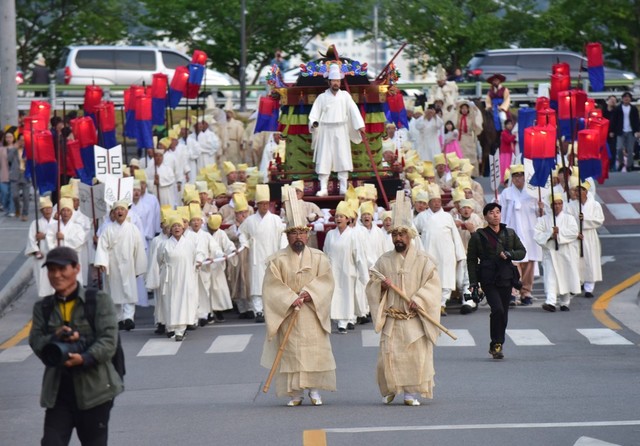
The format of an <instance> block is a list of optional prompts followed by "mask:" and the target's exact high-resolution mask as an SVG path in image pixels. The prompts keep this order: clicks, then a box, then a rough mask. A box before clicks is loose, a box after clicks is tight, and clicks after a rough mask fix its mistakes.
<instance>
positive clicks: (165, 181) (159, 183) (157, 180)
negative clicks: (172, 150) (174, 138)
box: [146, 149, 178, 207]
mask: <svg viewBox="0 0 640 446" xmlns="http://www.w3.org/2000/svg"><path fill="white" fill-rule="evenodd" d="M146 176H147V178H153V190H152V191H151V192H152V193H153V194H155V195H156V197H158V201H159V202H160V206H163V205H170V206H171V207H174V206H177V205H178V197H177V195H176V180H177V179H176V175H175V171H174V169H173V167H172V166H169V165H167V164H165V163H164V151H163V150H161V149H156V150H154V152H153V161H151V162H150V163H149V166H148V167H147V169H146Z"/></svg>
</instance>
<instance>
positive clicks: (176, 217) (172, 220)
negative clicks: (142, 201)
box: [167, 211, 184, 228]
mask: <svg viewBox="0 0 640 446" xmlns="http://www.w3.org/2000/svg"><path fill="white" fill-rule="evenodd" d="M167 225H168V226H169V227H170V228H171V227H173V226H174V225H180V226H183V225H184V222H183V221H182V216H181V215H180V213H179V212H175V211H174V212H172V213H171V215H169V216H168V218H167Z"/></svg>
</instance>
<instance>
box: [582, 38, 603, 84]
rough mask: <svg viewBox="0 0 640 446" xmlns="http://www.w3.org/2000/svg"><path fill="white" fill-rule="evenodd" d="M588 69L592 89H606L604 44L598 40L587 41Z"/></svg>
mask: <svg viewBox="0 0 640 446" xmlns="http://www.w3.org/2000/svg"><path fill="white" fill-rule="evenodd" d="M586 53H587V71H588V73H589V84H590V86H591V91H604V59H603V57H602V45H600V43H598V42H592V43H587V45H586Z"/></svg>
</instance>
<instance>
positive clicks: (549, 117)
mask: <svg viewBox="0 0 640 446" xmlns="http://www.w3.org/2000/svg"><path fill="white" fill-rule="evenodd" d="M536 116H537V117H536V123H537V124H538V125H539V126H540V125H549V126H551V127H556V126H557V125H558V122H557V120H556V111H555V110H554V109H552V108H545V109H542V110H538V113H536Z"/></svg>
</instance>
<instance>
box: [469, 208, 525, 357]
mask: <svg viewBox="0 0 640 446" xmlns="http://www.w3.org/2000/svg"><path fill="white" fill-rule="evenodd" d="M501 211H502V207H501V206H500V205H499V204H497V203H489V204H487V205H486V206H485V207H484V209H483V210H482V215H484V218H485V220H486V221H487V227H486V228H480V229H478V230H477V231H476V232H475V233H473V235H472V236H471V240H469V248H468V250H467V269H468V271H469V283H470V284H471V285H470V287H469V290H470V291H471V294H472V296H479V286H481V287H482V291H483V292H484V294H485V296H486V297H487V302H488V303H489V306H490V307H491V316H490V329H489V331H490V335H491V344H489V354H490V355H491V356H493V359H502V358H504V353H503V351H502V346H503V345H504V339H505V332H506V330H507V321H508V319H509V300H510V299H511V288H512V287H514V288H518V287H521V286H522V285H521V283H520V275H519V274H518V269H517V268H516V266H515V265H514V264H513V263H512V260H521V259H523V258H524V256H525V255H526V253H527V251H526V249H525V247H524V245H523V244H522V242H521V241H520V238H519V237H518V235H517V234H516V232H515V231H514V230H513V229H511V228H507V226H506V225H505V224H503V223H500V218H501ZM475 299H476V300H479V298H478V297H476V298H475Z"/></svg>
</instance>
